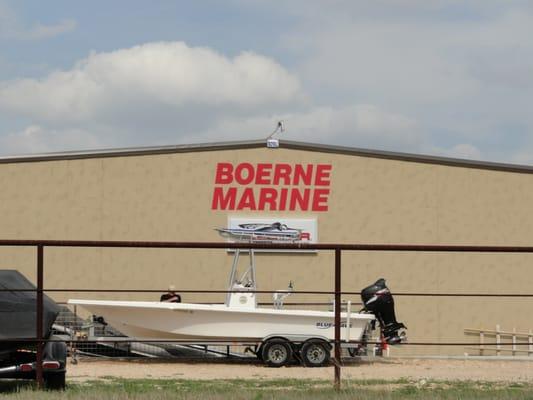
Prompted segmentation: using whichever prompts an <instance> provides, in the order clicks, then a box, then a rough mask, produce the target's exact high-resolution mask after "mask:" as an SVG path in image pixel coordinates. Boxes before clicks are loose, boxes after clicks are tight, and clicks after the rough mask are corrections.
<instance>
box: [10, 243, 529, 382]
mask: <svg viewBox="0 0 533 400" xmlns="http://www.w3.org/2000/svg"><path fill="white" fill-rule="evenodd" d="M0 246H12V247H36V248H37V288H36V289H2V290H0V291H2V292H5V291H20V292H36V293H37V296H36V306H37V318H36V320H37V321H36V322H37V324H36V325H37V326H36V337H35V338H29V339H23V340H22V341H27V342H32V343H36V344H37V366H36V369H37V371H36V376H37V381H38V384H39V386H40V387H42V385H43V367H42V357H43V347H44V343H46V342H47V341H54V340H52V339H45V338H44V337H43V331H42V322H43V295H44V292H87V293H91V292H95V293H98V292H112V293H136V292H139V293H141V292H145V293H161V292H166V291H167V289H163V290H158V289H91V288H86V289H85V288H76V289H73V288H49V289H47V288H45V287H44V285H43V277H44V272H43V270H44V261H43V260H44V255H43V253H44V248H45V247H80V248H84V247H89V248H145V249H163V248H165V249H258V250H260V249H266V250H268V249H271V250H329V251H334V255H335V290H333V291H290V293H292V294H316V295H334V296H335V299H334V312H335V319H334V321H335V323H334V325H335V339H334V340H332V341H331V342H332V343H333V344H334V345H335V346H334V348H335V362H334V363H333V364H334V368H335V387H336V388H339V387H340V346H341V340H340V329H341V327H340V325H341V324H340V322H341V318H340V313H341V295H360V292H352V291H342V290H341V252H342V251H378V252H389V251H394V252H454V253H532V254H533V246H472V245H466V246H465V245H407V244H338V243H337V244H336V243H297V244H287V243H224V242H222V243H221V242H147V241H84V240H0ZM176 291H179V292H181V293H239V292H248V293H250V292H255V293H274V292H277V293H280V292H281V293H283V292H289V291H284V290H276V291H266V290H255V291H248V290H229V291H228V290H191V289H183V290H179V289H176ZM394 296H413V297H496V298H497V297H509V298H513V297H514V298H532V297H533V294H531V293H422V292H408V293H405V292H403V293H402V292H400V293H394ZM17 341H20V340H17ZM110 341H111V342H116V341H117V340H116V338H113V340H110ZM121 341H124V342H126V341H130V342H146V343H157V342H165V343H191V341H183V340H161V341H157V340H134V339H132V340H127V339H125V340H123V339H121ZM0 342H13V340H5V339H0ZM69 342H71V343H87V341H86V340H69ZM98 342H99V343H102V342H103V341H100V340H99V341H98ZM204 342H205V343H209V341H208V340H202V343H204ZM223 342H224V341H220V340H218V341H216V343H223ZM350 342H351V343H358V341H350ZM497 342H498V341H497ZM497 342H496V343H494V344H492V343H489V342H485V343H484V345H485V346H487V345H488V346H491V345H499V346H502V345H514V346H522V345H528V344H527V343H524V344H522V343H502V342H500V343H499V344H498V343H497ZM194 343H197V342H194ZM227 343H235V341H228V342H227ZM239 343H243V344H244V343H245V342H242V341H239ZM250 343H257V342H250ZM366 343H369V344H380V342H379V343H378V342H366ZM476 344H479V343H472V342H408V343H402V344H401V345H411V346H471V345H476Z"/></svg>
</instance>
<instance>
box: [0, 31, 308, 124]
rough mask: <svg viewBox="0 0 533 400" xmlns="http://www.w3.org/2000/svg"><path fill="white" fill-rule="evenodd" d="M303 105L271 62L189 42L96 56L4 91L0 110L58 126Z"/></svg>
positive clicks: (294, 85) (292, 82)
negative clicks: (186, 111) (152, 114)
mask: <svg viewBox="0 0 533 400" xmlns="http://www.w3.org/2000/svg"><path fill="white" fill-rule="evenodd" d="M302 99H303V95H302V93H301V90H300V85H299V82H298V79H297V78H296V77H295V76H293V75H291V74H290V73H288V72H287V71H286V70H285V69H284V68H283V67H282V66H280V65H279V64H278V63H276V62H274V61H273V60H271V59H269V58H266V57H263V56H261V55H257V54H254V53H250V52H244V53H241V54H240V55H238V56H236V57H234V58H232V59H230V58H227V57H225V56H223V55H221V54H218V53H216V52H215V51H213V50H211V49H208V48H200V47H196V48H192V47H188V46H187V45H186V44H185V43H182V42H165V43H163V42H161V43H149V44H145V45H142V46H135V47H132V48H129V49H122V50H117V51H114V52H109V53H93V54H91V55H90V56H89V57H87V58H86V59H84V60H82V61H80V62H78V63H77V64H76V65H75V67H74V68H72V69H71V70H68V71H56V72H54V73H51V74H50V75H48V76H47V77H45V78H44V79H41V80H36V79H19V80H14V81H10V82H3V83H2V84H1V86H0V109H4V110H6V111H9V112H11V113H16V114H20V115H24V116H29V117H32V118H38V119H41V120H44V121H53V122H60V121H61V122H64V121H77V122H82V121H88V120H92V119H95V118H102V119H108V118H113V115H116V114H115V112H116V113H117V114H119V115H120V117H124V115H123V114H122V113H121V110H124V109H125V110H129V111H136V112H142V108H143V106H144V105H146V107H148V108H152V107H154V105H157V106H160V107H169V108H174V109H176V108H183V107H189V108H190V107H194V106H195V105H201V107H202V108H204V110H206V109H207V108H221V107H228V106H231V107H237V108H240V109H254V108H258V107H268V106H269V105H278V106H279V105H283V104H286V103H289V102H294V101H301V100H302Z"/></svg>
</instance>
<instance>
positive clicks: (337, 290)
mask: <svg viewBox="0 0 533 400" xmlns="http://www.w3.org/2000/svg"><path fill="white" fill-rule="evenodd" d="M341 290H342V288H341V249H339V248H336V249H335V389H336V390H339V389H340V387H341Z"/></svg>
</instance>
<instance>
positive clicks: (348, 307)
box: [346, 300, 352, 342]
mask: <svg viewBox="0 0 533 400" xmlns="http://www.w3.org/2000/svg"><path fill="white" fill-rule="evenodd" d="M351 312H352V302H351V301H350V300H348V302H347V303H346V341H347V342H349V341H350V324H351V320H350V318H351Z"/></svg>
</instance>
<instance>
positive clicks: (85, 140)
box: [0, 125, 105, 155]
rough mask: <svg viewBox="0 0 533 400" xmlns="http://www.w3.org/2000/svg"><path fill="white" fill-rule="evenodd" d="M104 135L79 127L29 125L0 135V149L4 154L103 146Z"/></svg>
mask: <svg viewBox="0 0 533 400" xmlns="http://www.w3.org/2000/svg"><path fill="white" fill-rule="evenodd" d="M104 137H105V136H104ZM104 137H96V136H94V135H92V134H90V133H88V132H85V131H83V130H80V129H63V130H53V129H47V128H43V127H41V126H39V125H30V126H28V127H26V128H25V129H23V130H21V131H18V132H12V133H10V134H7V135H3V136H0V149H1V154H4V155H13V154H30V153H45V152H50V151H57V150H81V149H91V148H99V147H104V146H105V143H104V142H103V138H104Z"/></svg>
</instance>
